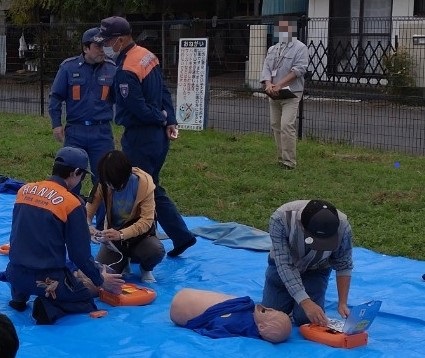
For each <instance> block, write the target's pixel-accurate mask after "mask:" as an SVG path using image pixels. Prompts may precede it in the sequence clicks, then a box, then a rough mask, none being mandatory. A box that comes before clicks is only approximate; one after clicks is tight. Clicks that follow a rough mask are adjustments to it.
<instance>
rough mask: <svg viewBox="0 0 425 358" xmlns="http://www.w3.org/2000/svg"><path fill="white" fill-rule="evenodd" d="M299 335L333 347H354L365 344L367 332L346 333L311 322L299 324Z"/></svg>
mask: <svg viewBox="0 0 425 358" xmlns="http://www.w3.org/2000/svg"><path fill="white" fill-rule="evenodd" d="M300 333H301V335H302V336H303V337H304V338H306V339H308V340H310V341H314V342H318V343H323V344H326V345H328V346H331V347H335V348H354V347H360V346H364V345H366V344H367V339H368V335H367V332H360V333H356V334H346V333H342V332H338V331H335V330H333V329H331V328H329V327H322V326H319V325H316V324H313V323H307V324H303V325H301V326H300Z"/></svg>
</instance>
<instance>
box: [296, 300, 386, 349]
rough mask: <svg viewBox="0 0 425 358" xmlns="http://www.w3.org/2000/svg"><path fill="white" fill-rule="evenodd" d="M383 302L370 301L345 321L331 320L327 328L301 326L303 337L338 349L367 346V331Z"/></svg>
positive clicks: (355, 310) (352, 311)
mask: <svg viewBox="0 0 425 358" xmlns="http://www.w3.org/2000/svg"><path fill="white" fill-rule="evenodd" d="M381 304H382V301H378V300H376V301H369V302H365V303H362V304H361V305H358V306H354V307H352V308H351V309H350V314H349V315H348V317H347V319H346V320H345V321H341V320H337V319H329V322H328V325H327V326H326V327H323V326H319V325H317V324H313V323H307V324H303V325H302V326H300V333H301V335H302V336H303V337H304V338H306V339H309V340H311V341H314V342H318V343H323V344H326V345H328V346H331V347H336V348H354V347H359V346H364V345H366V344H367V339H368V335H367V333H366V329H368V328H369V327H370V325H371V324H372V322H373V320H374V319H375V317H376V316H377V314H378V312H379V309H380V307H381Z"/></svg>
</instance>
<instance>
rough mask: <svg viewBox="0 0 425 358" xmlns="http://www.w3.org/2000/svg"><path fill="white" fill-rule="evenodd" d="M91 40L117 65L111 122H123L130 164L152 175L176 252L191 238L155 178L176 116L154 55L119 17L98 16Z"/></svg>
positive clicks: (158, 211) (173, 132)
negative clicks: (142, 45)
mask: <svg viewBox="0 0 425 358" xmlns="http://www.w3.org/2000/svg"><path fill="white" fill-rule="evenodd" d="M95 40H97V41H98V42H99V43H102V44H103V51H104V52H105V54H106V56H108V57H110V58H112V59H114V60H116V64H117V73H116V76H115V80H114V90H115V100H116V119H115V121H116V123H117V124H119V125H122V126H124V133H123V136H122V138H121V146H122V149H123V151H124V153H125V154H126V156H127V158H128V159H129V160H130V162H131V164H132V165H133V166H134V167H138V168H140V169H142V170H144V171H145V172H147V173H149V174H150V175H151V176H152V178H153V181H154V183H155V185H156V188H155V206H156V214H157V219H158V222H159V223H160V225H161V227H162V228H163V229H164V231H165V233H166V234H167V235H168V236H169V238H170V239H171V240H172V241H173V244H174V248H173V250H171V251H169V252H168V256H170V257H175V256H178V255H180V254H181V253H183V252H184V251H185V250H186V249H187V248H189V247H190V246H192V245H194V244H195V243H196V238H195V236H194V235H193V234H192V233H191V232H190V231H189V230H188V228H187V226H186V224H185V222H184V221H183V218H182V217H181V215H180V213H179V212H178V211H177V208H176V206H175V204H174V203H173V201H172V200H171V199H170V198H169V197H168V196H167V193H166V191H165V189H164V188H163V187H162V186H161V185H160V183H159V181H160V180H159V173H160V171H161V168H162V166H163V164H164V162H165V159H166V157H167V153H168V149H169V146H170V140H174V139H176V138H177V120H176V116H175V112H174V106H173V103H172V100H171V94H170V91H169V90H168V88H167V86H166V84H165V82H164V79H163V76H162V71H161V67H160V65H159V61H158V58H157V57H156V56H155V55H154V54H153V53H152V52H150V51H149V50H147V49H146V48H144V47H141V46H137V45H136V44H135V42H134V41H133V38H132V36H131V26H130V24H129V23H128V21H127V20H126V19H124V18H122V17H119V16H112V17H108V18H106V19H103V20H102V22H101V25H100V32H99V35H98V36H97V38H95Z"/></svg>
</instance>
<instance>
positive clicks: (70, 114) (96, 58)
mask: <svg viewBox="0 0 425 358" xmlns="http://www.w3.org/2000/svg"><path fill="white" fill-rule="evenodd" d="M98 33H99V28H97V27H95V28H91V29H88V30H87V31H85V32H84V33H83V35H82V37H81V44H82V53H81V55H79V56H75V57H71V58H68V59H66V60H65V61H63V62H62V63H61V65H60V66H59V71H58V72H57V74H56V77H55V80H54V82H53V85H52V88H51V92H50V101H49V114H50V118H51V122H52V128H53V136H54V138H55V139H56V140H57V141H58V142H60V143H63V145H64V146H73V147H77V148H82V149H84V150H85V151H86V152H87V154H88V156H89V161H90V168H91V171H92V172H93V173H94V176H92V182H93V184H95V183H96V182H97V163H98V162H99V160H100V158H101V157H102V156H103V155H104V154H106V153H107V152H109V151H111V150H113V149H114V138H113V134H112V128H111V121H112V118H113V101H112V99H111V87H112V83H113V79H114V76H115V70H116V68H115V64H114V62H113V61H111V60H109V59H105V54H104V53H103V49H102V46H100V45H99V44H98V43H96V42H95V41H94V37H95V36H96V35H97V34H98ZM63 102H65V105H66V126H64V125H63V124H62V103H63ZM80 189H81V185H77V187H76V188H75V189H74V193H76V194H79V193H80ZM104 216H105V210H104V207H103V206H102V207H101V209H100V210H99V211H98V212H97V215H96V227H97V229H98V230H103V222H104V220H103V219H104Z"/></svg>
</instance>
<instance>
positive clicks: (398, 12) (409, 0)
mask: <svg viewBox="0 0 425 358" xmlns="http://www.w3.org/2000/svg"><path fill="white" fill-rule="evenodd" d="M414 3H415V0H393V17H396V16H413V7H414Z"/></svg>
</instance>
